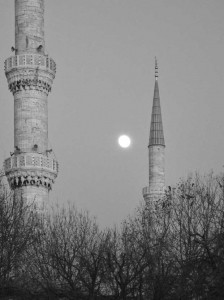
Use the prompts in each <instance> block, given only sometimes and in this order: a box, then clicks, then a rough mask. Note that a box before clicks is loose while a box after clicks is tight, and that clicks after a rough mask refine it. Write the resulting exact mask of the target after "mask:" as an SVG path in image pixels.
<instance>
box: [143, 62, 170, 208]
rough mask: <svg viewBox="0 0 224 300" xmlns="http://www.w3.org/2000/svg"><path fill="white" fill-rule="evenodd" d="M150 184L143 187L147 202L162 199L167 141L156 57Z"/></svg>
mask: <svg viewBox="0 0 224 300" xmlns="http://www.w3.org/2000/svg"><path fill="white" fill-rule="evenodd" d="M148 149H149V150H148V151H149V186H147V187H145V188H143V197H144V200H145V202H146V204H151V202H153V201H158V200H159V199H162V198H163V196H164V192H165V141H164V134H163V124H162V114H161V107H160V97H159V84H158V64H157V59H156V58H155V87H154V97H153V106H152V116H151V127H150V136H149V145H148Z"/></svg>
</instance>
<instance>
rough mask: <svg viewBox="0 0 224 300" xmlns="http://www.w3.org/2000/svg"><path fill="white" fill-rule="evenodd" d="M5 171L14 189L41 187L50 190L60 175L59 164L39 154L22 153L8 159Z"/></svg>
mask: <svg viewBox="0 0 224 300" xmlns="http://www.w3.org/2000/svg"><path fill="white" fill-rule="evenodd" d="M4 170H5V174H6V176H7V178H8V181H9V184H10V186H11V188H13V189H14V188H17V187H21V186H27V185H35V186H40V185H41V186H44V187H46V188H47V189H49V190H50V189H51V187H52V184H53V183H54V180H55V178H56V177H57V174H58V162H57V161H56V160H55V159H53V158H51V157H48V156H47V155H43V154H39V153H21V154H16V155H13V156H12V157H9V158H7V159H6V160H5V163H4Z"/></svg>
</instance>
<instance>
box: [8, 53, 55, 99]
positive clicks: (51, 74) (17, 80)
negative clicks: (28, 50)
mask: <svg viewBox="0 0 224 300" xmlns="http://www.w3.org/2000/svg"><path fill="white" fill-rule="evenodd" d="M55 73H56V64H55V62H54V60H53V59H51V58H49V57H48V56H44V55H37V54H23V55H16V56H12V57H9V58H8V59H7V60H6V61H5V74H6V77H7V80H8V85H9V89H10V91H11V92H12V93H13V94H15V93H16V92H18V91H22V90H31V89H35V90H38V91H42V92H44V93H46V94H47V95H48V93H49V92H50V91H51V86H52V84H53V80H54V78H55Z"/></svg>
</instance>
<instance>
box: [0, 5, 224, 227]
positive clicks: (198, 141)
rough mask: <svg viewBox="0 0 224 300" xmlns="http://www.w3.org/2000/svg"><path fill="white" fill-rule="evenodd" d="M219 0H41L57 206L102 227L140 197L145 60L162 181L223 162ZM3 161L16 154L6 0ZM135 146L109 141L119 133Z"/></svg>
mask: <svg viewBox="0 0 224 300" xmlns="http://www.w3.org/2000/svg"><path fill="white" fill-rule="evenodd" d="M223 12H224V1H223V0H213V1H211V0H188V1H186V0H184V1H183V0H169V1H167V0H151V1H150V0H64V1H61V0H45V40H46V50H47V52H48V54H49V55H50V56H51V57H52V58H53V59H54V60H55V61H56V63H57V74H56V79H55V81H54V84H53V88H52V93H50V95H49V98H48V100H49V141H50V145H51V147H53V150H54V152H55V155H56V157H57V159H58V161H59V164H60V171H59V176H58V178H57V180H56V183H55V184H54V187H53V191H52V192H51V200H52V201H55V202H60V203H63V202H67V201H70V202H71V203H75V204H76V205H77V207H78V208H82V209H88V210H89V211H90V212H91V213H92V214H93V215H95V216H96V217H97V218H98V220H99V223H100V224H101V225H102V226H105V225H112V224H114V223H118V222H120V221H121V220H122V219H124V218H125V217H126V216H127V215H128V214H130V213H132V212H133V210H134V208H135V207H136V206H137V205H138V204H139V202H140V201H141V200H142V188H143V187H144V186H146V185H147V184H148V152H147V143H148V137H149V127H150V117H151V107H152V98H153V89H154V57H155V55H156V56H157V58H158V64H159V88H160V98H161V106H162V116H163V126H164V133H165V141H166V183H167V185H173V184H175V183H176V182H177V181H178V180H179V178H180V177H184V176H186V175H187V174H188V173H189V172H191V171H196V170H198V171H200V172H201V173H205V172H209V171H210V170H211V169H213V170H214V171H215V172H216V173H219V172H221V171H223V165H224V142H223V137H224V118H223V113H224V59H223V53H224V18H223ZM0 23H1V25H0V40H1V46H0V58H1V72H0V90H1V94H0V95H1V100H0V101H1V111H0V145H1V146H0V161H1V162H3V160H4V159H5V158H6V157H8V156H9V152H10V151H13V96H12V94H11V93H10V92H9V90H8V87H7V82H6V78H5V75H4V60H5V59H6V58H8V57H9V56H11V55H12V52H11V50H10V48H11V46H13V45H14V1H12V0H11V1H9V0H1V1H0ZM122 133H126V134H129V135H130V136H131V138H132V139H133V144H132V147H131V148H129V149H126V150H124V149H121V148H119V147H118V145H117V138H118V136H119V135H120V134H122Z"/></svg>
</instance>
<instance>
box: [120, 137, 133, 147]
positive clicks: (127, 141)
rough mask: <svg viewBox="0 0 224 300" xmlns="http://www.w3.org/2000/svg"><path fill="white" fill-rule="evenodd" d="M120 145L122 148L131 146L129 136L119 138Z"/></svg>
mask: <svg viewBox="0 0 224 300" xmlns="http://www.w3.org/2000/svg"><path fill="white" fill-rule="evenodd" d="M118 144H119V145H120V147H121V148H128V147H129V146H130V145H131V139H130V137H129V136H127V135H121V136H119V138H118Z"/></svg>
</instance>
